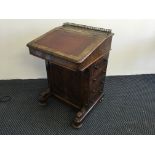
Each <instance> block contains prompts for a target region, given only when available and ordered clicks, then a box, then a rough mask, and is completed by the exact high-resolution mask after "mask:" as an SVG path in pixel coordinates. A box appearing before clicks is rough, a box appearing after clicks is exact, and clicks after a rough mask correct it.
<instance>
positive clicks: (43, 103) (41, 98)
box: [39, 88, 51, 106]
mask: <svg viewBox="0 0 155 155" xmlns="http://www.w3.org/2000/svg"><path fill="white" fill-rule="evenodd" d="M50 96H51V91H50V89H49V88H48V89H47V90H45V91H44V92H42V93H41V94H40V95H39V105H41V106H46V105H47V100H48V98H49V97H50Z"/></svg>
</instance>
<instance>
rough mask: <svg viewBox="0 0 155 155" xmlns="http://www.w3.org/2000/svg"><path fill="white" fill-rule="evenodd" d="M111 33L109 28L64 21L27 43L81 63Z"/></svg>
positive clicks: (51, 53) (29, 45)
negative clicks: (62, 23)
mask: <svg viewBox="0 0 155 155" xmlns="http://www.w3.org/2000/svg"><path fill="white" fill-rule="evenodd" d="M111 35H113V34H112V33H111V30H109V29H102V28H95V27H89V26H85V25H78V24H72V23H65V24H64V25H63V26H60V27H57V28H55V29H53V30H51V31H49V32H47V33H46V34H44V35H42V36H41V37H39V38H37V39H35V40H33V41H31V42H30V43H28V44H27V46H28V47H31V48H34V49H37V50H40V51H42V52H45V53H48V54H50V55H53V56H56V57H59V58H63V59H65V60H68V61H71V62H74V63H81V62H83V61H84V60H85V59H86V58H87V57H88V56H89V55H90V54H91V53H92V52H93V51H94V50H95V49H96V48H97V47H98V46H99V45H100V44H102V42H103V41H104V40H105V39H107V38H108V37H110V36H111Z"/></svg>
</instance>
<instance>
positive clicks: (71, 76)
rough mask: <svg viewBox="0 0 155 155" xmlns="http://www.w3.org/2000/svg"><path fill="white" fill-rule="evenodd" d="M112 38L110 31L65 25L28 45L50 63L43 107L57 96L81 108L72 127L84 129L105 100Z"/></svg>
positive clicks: (40, 98) (42, 96) (33, 51)
mask: <svg viewBox="0 0 155 155" xmlns="http://www.w3.org/2000/svg"><path fill="white" fill-rule="evenodd" d="M112 37H113V33H112V32H111V30H110V29H103V28H96V27H91V26H86V25H79V24H74V23H64V24H63V25H62V26H60V27H57V28H55V29H53V30H51V31H49V32H47V33H46V34H44V35H42V36H41V37H39V38H37V39H35V40H33V41H31V42H30V43H28V44H27V46H28V47H29V50H30V54H32V55H34V56H37V57H39V58H42V59H44V60H45V62H46V70H47V78H48V88H47V90H45V92H43V93H41V95H40V97H39V101H40V104H41V105H47V100H48V98H49V97H51V96H55V97H57V98H58V99H60V100H61V101H64V102H65V103H67V104H69V105H71V106H73V107H75V108H77V109H79V111H78V112H77V114H76V116H75V118H74V120H73V123H72V125H73V127H75V128H80V127H81V126H82V123H83V120H84V119H85V117H86V116H87V114H88V113H89V112H90V111H91V109H92V108H93V107H94V106H95V105H96V104H97V103H98V102H100V101H101V100H102V96H103V88H104V80H105V76H106V68H107V63H108V56H109V51H110V50H111V41H112Z"/></svg>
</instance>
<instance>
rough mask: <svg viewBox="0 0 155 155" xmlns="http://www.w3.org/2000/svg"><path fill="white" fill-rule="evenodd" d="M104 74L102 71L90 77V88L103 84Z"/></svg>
mask: <svg viewBox="0 0 155 155" xmlns="http://www.w3.org/2000/svg"><path fill="white" fill-rule="evenodd" d="M105 77H106V74H105V73H102V74H100V75H99V76H97V77H93V78H91V79H90V90H91V89H95V88H97V87H99V86H100V85H102V86H104V81H105Z"/></svg>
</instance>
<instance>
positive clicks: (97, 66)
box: [90, 58, 107, 77]
mask: <svg viewBox="0 0 155 155" xmlns="http://www.w3.org/2000/svg"><path fill="white" fill-rule="evenodd" d="M106 69H107V60H105V59H103V58H102V59H100V60H98V61H97V62H96V63H94V64H93V65H92V66H91V71H90V76H91V77H97V76H99V74H102V73H103V74H105V73H106Z"/></svg>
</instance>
